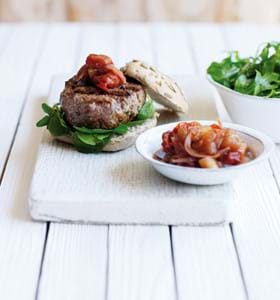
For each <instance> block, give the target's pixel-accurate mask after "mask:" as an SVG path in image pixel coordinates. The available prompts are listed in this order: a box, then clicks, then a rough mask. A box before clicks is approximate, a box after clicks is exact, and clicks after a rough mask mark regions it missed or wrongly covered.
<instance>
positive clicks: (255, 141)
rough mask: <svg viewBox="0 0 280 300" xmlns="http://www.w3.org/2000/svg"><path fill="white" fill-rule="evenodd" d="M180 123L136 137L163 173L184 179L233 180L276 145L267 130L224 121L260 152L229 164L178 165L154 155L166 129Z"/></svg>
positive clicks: (192, 181)
mask: <svg viewBox="0 0 280 300" xmlns="http://www.w3.org/2000/svg"><path fill="white" fill-rule="evenodd" d="M198 122H200V123H201V124H204V125H209V124H212V123H214V122H215V121H200V120H199V121H198ZM177 124H178V122H176V123H169V124H165V125H161V126H157V127H154V128H152V129H149V130H147V131H146V132H144V133H142V134H141V135H140V136H139V137H138V139H137V141H136V149H137V151H138V153H139V154H140V155H142V157H144V158H145V159H146V160H147V161H148V162H149V163H150V164H151V165H152V166H153V167H154V168H155V169H156V170H157V171H158V172H159V173H161V174H162V175H164V176H166V177H168V178H170V179H173V180H176V181H180V182H184V183H190V184H196V185H214V184H221V183H225V182H228V181H231V180H232V179H233V178H235V177H236V176H238V175H239V174H242V171H243V170H244V169H246V168H250V167H251V166H253V165H255V164H257V163H259V162H260V161H262V160H264V159H266V158H267V157H268V155H269V153H270V152H271V151H272V149H273V147H274V143H273V142H272V140H271V139H270V138H269V137H267V136H266V135H265V134H262V133H260V132H258V131H256V130H254V129H250V128H247V127H244V126H241V125H236V124H231V123H223V126H224V127H227V128H233V129H236V130H237V131H238V132H239V134H240V135H241V136H242V138H243V139H244V140H245V141H246V142H247V144H248V145H249V146H250V148H251V149H252V151H254V153H255V155H256V158H255V159H254V160H252V161H250V162H248V163H244V164H241V165H237V166H231V167H226V168H220V169H201V168H192V167H182V166H176V165H172V164H168V163H165V162H161V161H159V160H156V159H154V158H153V154H154V153H155V152H156V151H157V150H159V149H160V148H161V136H162V133H163V132H165V131H167V130H171V129H173V128H174V127H175V126H176V125H177Z"/></svg>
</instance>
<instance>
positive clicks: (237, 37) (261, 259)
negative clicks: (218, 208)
mask: <svg viewBox="0 0 280 300" xmlns="http://www.w3.org/2000/svg"><path fill="white" fill-rule="evenodd" d="M278 33H279V28H275V27H274V28H273V27H267V28H257V27H253V26H251V27H246V28H243V27H241V26H232V25H229V26H227V27H226V30H225V34H226V36H227V37H228V47H230V48H233V47H238V49H240V51H241V53H242V54H244V55H247V54H252V53H254V51H255V50H256V48H257V46H258V45H259V44H260V43H262V42H264V41H267V40H270V39H275V38H276V37H277V36H278ZM275 156H276V157H277V152H275V154H274V156H273V157H272V159H271V165H272V166H273V167H274V168H275V167H276V166H277V159H276V160H275ZM274 175H275V176H276V178H277V171H276V173H275V174H274ZM274 175H273V173H272V170H271V168H270V165H269V163H268V162H264V163H263V164H262V165H260V166H257V167H256V168H253V169H251V170H248V172H247V173H245V174H244V176H243V177H242V178H240V179H238V180H236V181H235V182H234V189H235V197H236V203H238V205H236V210H237V212H236V215H237V218H236V221H235V222H234V223H233V233H234V238H235V242H236V245H237V249H238V253H239V257H240V261H241V265H242V269H243V274H244V278H245V282H246V286H247V290H248V294H249V298H252V299H257V300H263V299H278V297H279V293H280V288H279V284H278V280H277V279H276V278H279V276H280V258H279V255H278V253H279V251H280V249H279V247H280V243H279V236H280V234H279V233H280V214H279V212H280V195H279V190H278V189H277V184H276V182H275V180H274Z"/></svg>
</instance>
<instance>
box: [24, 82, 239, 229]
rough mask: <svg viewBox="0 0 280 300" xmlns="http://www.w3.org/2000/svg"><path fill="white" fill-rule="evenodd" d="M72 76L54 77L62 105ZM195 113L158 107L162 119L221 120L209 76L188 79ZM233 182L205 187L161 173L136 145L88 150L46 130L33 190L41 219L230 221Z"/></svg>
mask: <svg viewBox="0 0 280 300" xmlns="http://www.w3.org/2000/svg"><path fill="white" fill-rule="evenodd" d="M66 78H67V76H59V77H56V78H55V79H54V80H53V84H52V87H51V91H50V96H49V103H50V104H53V103H56V102H57V101H58V99H59V94H60V91H61V90H62V88H63V85H64V81H65V79H66ZM177 81H178V83H179V84H180V85H181V87H182V88H183V89H184V92H185V93H186V95H187V98H188V100H189V104H190V112H189V114H188V116H186V115H180V116H179V115H177V114H175V113H171V112H169V111H168V110H165V109H163V108H160V107H158V110H159V111H160V112H161V117H160V119H159V123H166V122H173V121H176V120H188V119H212V120H216V119H217V118H218V114H217V111H216V106H215V98H216V97H215V92H214V91H213V89H212V87H210V86H209V84H208V83H207V81H206V80H205V79H203V78H194V77H181V78H177ZM232 201H233V192H232V188H231V185H230V184H226V185H219V186H212V187H210V186H209V187H208V186H205V187H201V186H200V187H198V186H192V185H187V184H182V183H177V182H174V181H171V180H169V179H167V178H165V177H163V176H161V175H160V174H158V173H157V172H156V171H155V170H154V169H153V168H152V167H150V166H149V164H148V163H147V162H146V161H144V160H143V159H142V158H141V157H140V155H139V154H138V153H137V152H136V150H135V147H134V146H133V147H130V148H129V149H126V150H124V151H120V152H116V153H99V154H81V153H78V152H77V151H75V150H74V149H73V148H72V147H71V146H69V145H66V144H63V143H60V142H57V141H54V140H53V139H52V138H51V137H50V135H49V134H48V132H47V131H46V130H44V133H43V138H42V142H41V145H40V148H39V152H38V159H37V163H36V166H35V170H34V175H33V181H32V186H31V190H30V198H29V204H30V213H31V215H32V217H33V218H34V219H36V220H47V221H57V222H85V223H89V222H90V223H109V224H111V223H112V224H172V225H179V224H190V225H209V224H213V225H215V224H223V223H227V222H230V221H231V220H232V209H231V207H232Z"/></svg>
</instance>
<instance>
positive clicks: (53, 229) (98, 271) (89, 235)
mask: <svg viewBox="0 0 280 300" xmlns="http://www.w3.org/2000/svg"><path fill="white" fill-rule="evenodd" d="M66 31H68V29H67V26H66V27H65V28H64V32H66ZM113 34H114V28H113V26H108V25H105V26H104V27H103V26H99V25H89V24H85V25H83V26H82V31H81V32H79V36H78V37H77V35H75V36H74V37H73V35H72V34H71V35H70V34H68V37H69V41H68V44H69V42H70V40H71V41H72V42H71V43H70V44H69V45H68V48H69V50H71V52H70V54H71V55H70V54H68V59H67V62H65V63H67V66H68V68H69V67H70V68H69V70H67V71H72V72H74V71H76V69H77V68H78V66H79V64H82V63H83V62H84V59H85V57H86V55H87V54H88V53H90V52H92V53H108V51H110V50H111V49H113V47H111V44H110V43H109V44H108V43H106V41H108V40H112V41H114V39H111V38H112V37H113V36H111V35H113ZM89 36H90V37H91V38H89ZM62 41H63V40H62ZM78 43H80V45H78ZM64 44H65V41H64ZM106 45H107V46H106ZM77 46H78V48H77ZM99 46H100V48H99ZM65 47H67V45H65ZM75 48H76V51H75ZM69 50H68V51H69ZM77 50H78V51H77ZM62 51H63V49H62ZM77 53H78V56H77ZM77 62H78V63H77ZM62 64H63V65H64V63H63V62H62ZM53 100H55V99H53ZM107 233H108V229H107V226H84V225H78V224H73V225H68V224H54V223H51V224H50V229H49V234H48V242H47V247H46V253H45V260H44V265H43V271H42V276H41V282H40V287H39V297H38V299H53V300H56V299H69V300H71V299H85V300H86V299H96V300H99V299H100V300H103V299H105V294H106V282H107V281H106V280H107V251H108V250H107Z"/></svg>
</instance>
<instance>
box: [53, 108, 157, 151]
mask: <svg viewBox="0 0 280 300" xmlns="http://www.w3.org/2000/svg"><path fill="white" fill-rule="evenodd" d="M157 117H158V114H157V113H155V114H154V116H153V118H151V119H147V120H146V121H145V122H144V123H143V124H142V125H137V126H133V127H130V128H129V130H128V132H127V133H125V134H122V135H114V136H113V137H112V138H111V140H110V142H109V143H108V144H106V145H105V146H104V148H103V149H102V151H104V152H115V151H120V150H124V149H126V148H128V147H130V146H132V145H134V144H135V142H136V139H137V138H138V136H139V135H140V134H141V133H143V132H144V131H146V130H148V129H150V128H152V127H155V126H156V125H157ZM54 138H55V139H56V140H58V141H60V142H63V143H67V144H71V145H73V141H72V139H71V137H70V136H66V135H65V136H56V137H54Z"/></svg>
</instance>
